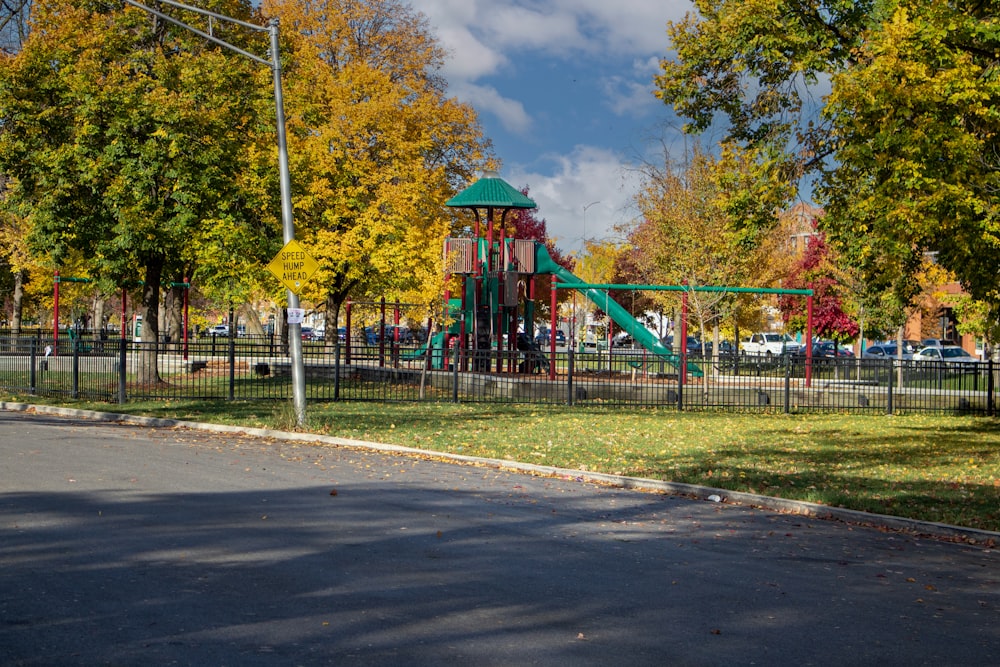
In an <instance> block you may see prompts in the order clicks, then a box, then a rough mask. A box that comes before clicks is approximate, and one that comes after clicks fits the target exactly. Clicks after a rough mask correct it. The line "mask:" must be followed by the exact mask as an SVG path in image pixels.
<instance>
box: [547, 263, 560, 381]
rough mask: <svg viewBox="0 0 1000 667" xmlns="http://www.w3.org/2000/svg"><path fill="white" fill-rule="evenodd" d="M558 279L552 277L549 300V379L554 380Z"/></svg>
mask: <svg viewBox="0 0 1000 667" xmlns="http://www.w3.org/2000/svg"><path fill="white" fill-rule="evenodd" d="M558 290H559V279H558V278H557V277H556V276H555V275H553V276H552V289H551V296H550V298H549V301H550V305H549V308H550V310H551V313H550V315H549V320H550V321H549V379H550V380H555V379H556V302H557V301H558V298H557V296H558Z"/></svg>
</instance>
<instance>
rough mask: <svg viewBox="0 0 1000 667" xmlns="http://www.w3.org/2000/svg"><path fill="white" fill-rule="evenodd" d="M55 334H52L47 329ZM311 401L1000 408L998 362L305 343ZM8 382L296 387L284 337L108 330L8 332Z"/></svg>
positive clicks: (0, 349)
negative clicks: (143, 335)
mask: <svg viewBox="0 0 1000 667" xmlns="http://www.w3.org/2000/svg"><path fill="white" fill-rule="evenodd" d="M49 335H51V332H50V334H49ZM303 358H304V363H305V377H306V399H307V400H312V401H338V400H340V401H454V402H490V403H547V404H565V405H622V406H626V405H627V406H636V407H639V406H673V407H676V408H677V409H679V410H738V411H756V412H789V413H791V412H817V411H836V412H852V413H870V414H893V413H913V412H936V413H955V414H978V415H990V416H992V415H993V414H994V412H995V396H994V394H995V391H994V387H995V377H996V371H997V369H995V368H994V364H993V363H992V362H982V363H963V364H959V365H951V364H948V363H947V362H944V363H942V362H911V361H897V360H881V359H878V360H868V359H856V358H853V357H852V358H843V359H814V360H812V361H811V362H810V363H808V364H807V362H806V360H805V359H801V358H796V357H773V358H772V357H756V356H744V355H740V356H727V357H722V358H718V359H687V360H686V364H685V365H684V366H683V368H682V365H681V363H680V360H679V359H674V360H671V359H665V358H662V357H658V356H656V355H653V354H650V353H647V352H644V351H637V350H612V351H611V352H608V351H606V350H605V351H600V352H574V351H572V350H565V351H560V352H557V353H556V354H555V355H551V354H549V353H548V352H539V351H537V350H535V351H526V352H500V353H498V352H496V351H478V352H467V351H462V350H459V349H458V348H452V349H450V350H447V351H445V350H432V351H431V353H430V355H429V356H428V354H426V350H425V349H424V348H421V347H417V346H401V345H390V344H385V345H374V346H369V345H365V344H363V343H362V342H360V341H352V346H351V350H350V355H349V356H348V355H347V354H346V346H344V345H342V344H341V343H339V342H338V341H327V342H320V341H317V342H312V341H309V342H303ZM0 388H3V389H4V390H6V391H8V392H11V393H14V394H21V395H39V396H42V395H47V396H67V397H71V398H80V399H87V400H94V401H108V402H126V401H129V400H150V399H152V400H162V399H206V400H209V399H212V400H217V399H228V400H268V399H290V398H291V396H292V381H291V363H290V360H289V357H288V354H287V350H286V349H284V348H283V347H282V345H281V343H280V341H274V340H270V339H266V340H260V339H258V340H255V339H250V338H235V337H234V338H198V339H195V340H191V341H188V342H187V343H186V344H185V343H183V342H169V341H164V342H160V343H156V344H147V343H138V342H133V341H130V340H122V339H108V338H101V337H99V336H82V335H81V336H73V337H69V336H67V337H66V338H65V340H60V342H59V344H58V345H55V344H53V341H52V339H51V338H48V339H46V337H45V336H43V335H28V336H6V337H4V336H0Z"/></svg>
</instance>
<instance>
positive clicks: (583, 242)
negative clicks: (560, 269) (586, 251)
mask: <svg viewBox="0 0 1000 667" xmlns="http://www.w3.org/2000/svg"><path fill="white" fill-rule="evenodd" d="M600 203H601V202H599V201H592V202H590V203H589V204H587V205H586V206H584V207H583V236H582V237H580V249H581V250H583V247H584V245H586V243H587V209H588V208H590V207H591V206H594V205H595V204H600Z"/></svg>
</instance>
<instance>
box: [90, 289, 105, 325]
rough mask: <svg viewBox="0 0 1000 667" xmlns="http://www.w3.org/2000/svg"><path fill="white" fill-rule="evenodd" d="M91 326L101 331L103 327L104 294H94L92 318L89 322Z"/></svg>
mask: <svg viewBox="0 0 1000 667" xmlns="http://www.w3.org/2000/svg"><path fill="white" fill-rule="evenodd" d="M91 328H92V329H93V330H94V331H95V332H96V331H102V330H103V329H104V295H103V294H97V295H95V296H94V319H93V321H92V323H91Z"/></svg>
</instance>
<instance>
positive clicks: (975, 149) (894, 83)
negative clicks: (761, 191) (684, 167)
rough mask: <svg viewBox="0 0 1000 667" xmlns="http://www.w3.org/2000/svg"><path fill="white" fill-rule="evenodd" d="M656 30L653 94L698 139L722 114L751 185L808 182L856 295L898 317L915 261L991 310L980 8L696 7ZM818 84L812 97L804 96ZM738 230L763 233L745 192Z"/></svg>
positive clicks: (987, 60)
mask: <svg viewBox="0 0 1000 667" xmlns="http://www.w3.org/2000/svg"><path fill="white" fill-rule="evenodd" d="M695 7H696V9H697V11H698V14H697V15H694V14H692V15H689V16H688V17H687V18H686V19H685V20H684V21H682V22H679V23H675V24H671V25H670V27H669V33H670V37H671V40H672V44H673V46H674V48H675V49H676V58H675V59H673V60H665V61H664V62H663V63H662V74H661V75H660V76H659V77H658V78H657V86H658V95H659V96H660V97H661V99H663V100H664V101H665V102H667V103H668V104H672V105H673V106H674V108H675V109H676V110H677V111H678V112H679V113H680V114H681V115H682V116H684V117H686V118H688V119H689V121H690V123H689V125H688V129H690V130H691V131H695V132H699V131H703V130H705V129H707V128H708V127H710V126H711V125H712V124H713V122H715V121H716V120H717V119H719V118H721V119H722V120H723V121H724V122H725V123H726V131H727V132H728V136H729V138H731V139H732V140H734V141H736V142H738V143H739V144H740V145H741V146H743V147H744V148H746V149H748V150H749V151H751V153H752V154H753V155H754V156H755V160H754V164H755V165H756V166H757V173H758V175H759V176H760V178H759V179H756V180H757V182H767V180H771V181H772V182H776V181H775V175H778V176H779V178H778V180H779V181H780V176H782V175H784V176H785V177H787V178H788V179H789V180H793V179H798V178H800V177H802V176H818V177H819V181H818V183H817V189H816V193H817V195H818V197H819V198H820V201H821V203H822V204H823V206H824V208H825V210H826V216H825V217H824V218H823V221H822V227H823V229H824V230H825V231H827V233H828V238H829V241H830V242H831V243H832V244H833V245H834V246H835V247H836V248H837V249H838V250H839V251H840V256H841V257H842V258H843V259H844V260H845V261H847V262H849V263H850V264H851V265H852V266H854V267H856V268H857V269H858V270H859V272H860V277H861V278H862V281H863V284H864V285H865V288H866V290H868V291H869V292H870V293H871V294H882V295H883V296H884V295H885V294H891V295H892V299H893V301H894V302H895V303H891V304H887V307H888V308H889V309H890V310H896V311H897V312H902V311H905V309H906V308H907V307H908V305H909V303H910V302H911V301H912V299H913V297H914V296H915V295H916V294H917V293H918V291H919V285H918V283H919V280H918V279H917V274H918V272H919V270H920V265H921V262H922V256H923V254H924V252H926V251H928V250H932V251H937V252H938V253H939V261H940V262H941V263H942V265H944V266H946V267H947V268H949V269H951V270H953V271H954V272H955V273H956V275H957V276H958V277H959V280H960V281H961V283H962V285H963V287H964V288H965V289H967V290H969V292H970V293H971V294H972V295H973V296H974V297H975V298H981V299H986V300H989V301H990V302H992V303H996V302H997V301H998V285H1000V275H998V274H997V272H996V270H995V267H996V265H997V261H998V259H1000V243H998V233H997V232H998V228H997V224H996V218H997V216H996V202H995V197H994V196H993V193H995V192H996V191H997V188H996V186H997V178H998V177H1000V170H998V169H997V161H996V159H995V157H996V155H998V154H1000V151H998V150H997V143H996V142H997V139H996V137H997V129H998V112H997V109H998V108H1000V107H998V105H997V97H998V95H997V93H998V90H997V86H998V85H1000V79H998V77H997V76H996V67H997V65H996V53H997V50H998V47H1000V33H998V31H997V29H996V18H995V8H994V7H993V6H992V5H990V4H988V3H986V4H984V3H979V4H976V3H973V4H967V3H966V4H956V3H946V2H939V1H937V0H935V1H932V2H912V1H905V0H888V1H884V2H882V1H880V2H875V1H874V0H866V1H864V2H849V3H844V2H839V1H837V0H819V1H817V2H811V3H801V2H795V1H793V0H777V1H769V2H763V1H752V2H749V3H748V2H735V1H733V0H696V2H695ZM827 85H829V86H831V92H830V94H829V95H828V96H826V97H825V98H823V99H822V101H817V98H818V95H819V91H821V90H822V88H823V87H824V86H827ZM744 203H746V204H749V208H748V209H747V213H748V215H747V216H746V219H747V220H752V221H754V220H759V221H760V223H761V224H763V225H765V226H766V224H768V222H767V221H768V218H769V216H770V215H771V211H773V210H774V209H773V207H772V206H771V202H770V201H767V202H766V203H765V204H764V205H760V204H759V203H758V202H757V200H756V198H754V197H751V198H749V199H748V200H746V201H745V202H744Z"/></svg>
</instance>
